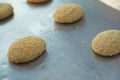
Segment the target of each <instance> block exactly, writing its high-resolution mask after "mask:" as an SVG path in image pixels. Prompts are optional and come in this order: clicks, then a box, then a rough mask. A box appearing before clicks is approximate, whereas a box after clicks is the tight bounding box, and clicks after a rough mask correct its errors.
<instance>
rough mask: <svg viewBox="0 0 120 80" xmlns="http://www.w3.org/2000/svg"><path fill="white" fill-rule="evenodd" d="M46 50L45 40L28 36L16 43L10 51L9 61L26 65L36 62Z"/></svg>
mask: <svg viewBox="0 0 120 80" xmlns="http://www.w3.org/2000/svg"><path fill="white" fill-rule="evenodd" d="M45 49H46V43H45V41H44V40H43V39H41V38H38V37H35V36H28V37H25V38H22V39H19V40H18V41H16V42H14V43H13V44H12V45H11V46H10V48H9V50H8V59H9V60H10V61H11V62H13V63H24V62H29V61H31V60H34V59H35V58H37V57H38V56H40V55H41V54H42V53H43V52H44V50H45Z"/></svg>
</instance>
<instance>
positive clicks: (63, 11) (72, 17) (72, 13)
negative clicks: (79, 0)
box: [53, 3, 83, 23]
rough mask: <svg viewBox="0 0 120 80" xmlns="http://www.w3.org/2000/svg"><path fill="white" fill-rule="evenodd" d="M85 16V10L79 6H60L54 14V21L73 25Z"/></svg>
mask: <svg viewBox="0 0 120 80" xmlns="http://www.w3.org/2000/svg"><path fill="white" fill-rule="evenodd" d="M82 16H83V8H82V7H81V6H80V5H78V4H73V3H71V4H66V5H63V6H60V7H59V8H58V9H57V10H56V11H55V12H54V15H53V17H54V19H55V21H56V22H59V23H73V22H75V21H77V20H79V19H80V18H81V17H82Z"/></svg>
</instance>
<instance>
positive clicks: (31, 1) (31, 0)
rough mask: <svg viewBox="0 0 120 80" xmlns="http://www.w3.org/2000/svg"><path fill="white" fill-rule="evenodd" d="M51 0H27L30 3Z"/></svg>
mask: <svg viewBox="0 0 120 80" xmlns="http://www.w3.org/2000/svg"><path fill="white" fill-rule="evenodd" d="M48 1H49V0H27V2H28V3H35V4H38V3H44V2H48Z"/></svg>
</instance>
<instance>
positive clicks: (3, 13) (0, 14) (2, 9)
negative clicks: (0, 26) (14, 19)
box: [0, 3, 13, 20]
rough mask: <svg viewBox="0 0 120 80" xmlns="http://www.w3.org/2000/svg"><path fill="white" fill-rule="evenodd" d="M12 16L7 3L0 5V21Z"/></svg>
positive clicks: (10, 8) (11, 9)
mask: <svg viewBox="0 0 120 80" xmlns="http://www.w3.org/2000/svg"><path fill="white" fill-rule="evenodd" d="M12 14H13V7H12V5H11V4H9V3H0V20H2V19H5V18H7V17H9V16H10V15H12Z"/></svg>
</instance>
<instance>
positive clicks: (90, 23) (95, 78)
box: [0, 0, 120, 80]
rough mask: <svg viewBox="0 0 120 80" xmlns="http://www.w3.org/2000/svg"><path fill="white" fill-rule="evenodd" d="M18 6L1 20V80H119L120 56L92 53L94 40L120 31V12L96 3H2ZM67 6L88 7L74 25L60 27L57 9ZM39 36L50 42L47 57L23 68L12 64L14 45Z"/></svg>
mask: <svg viewBox="0 0 120 80" xmlns="http://www.w3.org/2000/svg"><path fill="white" fill-rule="evenodd" d="M0 1H3V2H9V3H11V4H12V5H13V6H14V13H15V14H14V16H13V17H11V18H10V19H7V20H4V21H0V80H119V79H120V76H119V74H120V56H119V55H118V56H115V57H112V58H105V57H101V56H98V55H95V54H94V53H93V51H92V50H91V47H90V43H91V40H92V38H93V37H94V36H95V35H96V34H98V33H99V32H101V31H104V30H107V29H120V12H118V11H116V10H114V9H111V8H110V7H107V6H106V5H104V4H102V3H100V2H98V1H96V0H52V1H51V2H49V3H47V4H42V5H29V4H27V3H26V1H25V0H0ZM66 3H77V4H80V5H82V6H83V8H84V17H83V18H82V19H81V20H80V21H78V22H76V23H73V24H58V23H55V22H54V20H53V17H52V15H53V12H54V10H55V9H56V8H57V7H58V6H60V5H62V4H66ZM28 35H35V36H39V37H42V38H44V39H45V40H46V42H47V49H46V52H45V54H44V55H42V56H41V57H39V58H38V59H36V60H34V61H32V62H30V63H27V64H21V65H15V64H12V63H10V62H9V61H8V59H7V52H8V48H9V46H10V44H11V43H12V42H14V41H15V40H17V39H18V38H21V37H24V36H28Z"/></svg>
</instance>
